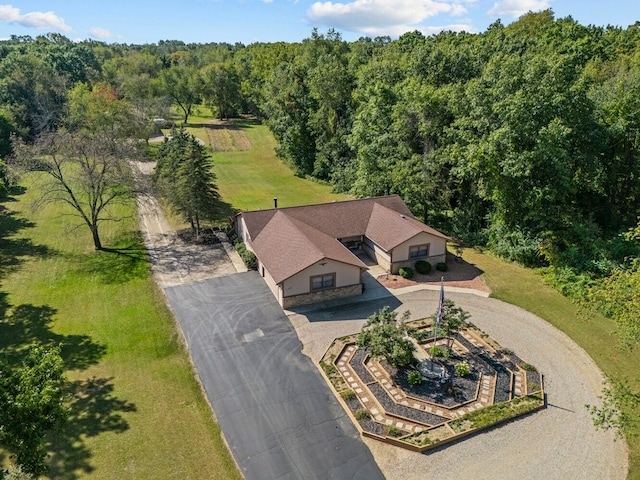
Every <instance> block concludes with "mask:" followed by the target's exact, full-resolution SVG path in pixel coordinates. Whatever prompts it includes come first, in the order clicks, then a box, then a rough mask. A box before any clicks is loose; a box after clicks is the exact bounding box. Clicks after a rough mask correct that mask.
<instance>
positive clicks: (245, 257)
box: [234, 240, 258, 270]
mask: <svg viewBox="0 0 640 480" xmlns="http://www.w3.org/2000/svg"><path fill="white" fill-rule="evenodd" d="M234 247H236V251H237V252H238V255H240V258H241V259H242V261H243V262H244V264H245V265H246V266H247V268H248V269H250V270H255V269H256V268H258V259H257V258H256V256H255V255H254V253H253V252H252V251H251V250H248V249H247V246H246V245H245V244H244V242H242V241H240V240H238V241H237V242H236V243H235V244H234Z"/></svg>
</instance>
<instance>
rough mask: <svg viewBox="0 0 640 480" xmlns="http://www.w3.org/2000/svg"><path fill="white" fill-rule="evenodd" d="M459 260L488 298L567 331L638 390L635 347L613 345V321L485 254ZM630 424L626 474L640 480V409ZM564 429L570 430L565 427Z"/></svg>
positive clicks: (639, 355) (468, 253)
mask: <svg viewBox="0 0 640 480" xmlns="http://www.w3.org/2000/svg"><path fill="white" fill-rule="evenodd" d="M463 258H464V259H465V260H466V261H468V262H469V263H472V264H474V265H475V266H476V267H478V268H479V269H481V270H482V271H483V272H484V274H483V277H484V279H485V280H486V282H487V284H488V285H489V287H490V288H491V290H492V294H491V296H492V297H494V298H498V299H500V300H503V301H505V302H508V303H512V304H514V305H518V306H519V307H522V308H524V309H525V310H528V311H529V312H532V313H534V314H536V315H538V316H539V317H541V318H543V319H545V320H547V321H548V322H550V323H551V324H552V325H554V326H555V327H557V328H558V329H560V330H562V331H563V332H564V333H566V334H567V335H569V336H570V337H571V338H572V339H573V340H574V341H575V342H576V343H577V344H578V345H580V346H581V347H582V348H584V349H585V350H586V351H587V352H588V353H589V355H590V356H591V358H592V359H593V360H594V361H595V362H596V364H597V365H598V367H600V369H601V370H602V371H603V372H604V373H605V374H606V375H608V376H609V377H610V378H612V379H617V380H621V381H623V380H625V379H628V380H629V384H630V385H632V386H633V387H634V390H635V391H640V376H639V374H638V371H639V370H638V369H639V367H640V346H639V347H636V349H635V350H633V351H632V352H626V351H621V350H620V349H619V348H618V344H617V338H616V334H615V329H616V326H615V322H614V321H612V320H611V319H608V318H605V317H603V316H602V315H598V314H597V313H593V312H588V313H587V312H584V311H581V310H580V307H579V306H578V305H576V304H575V303H573V302H572V301H570V300H569V299H567V298H566V297H564V296H562V295H561V294H560V293H558V292H557V291H556V290H554V289H553V288H551V287H550V286H548V285H546V284H545V283H544V281H543V279H542V277H541V276H540V275H538V274H536V273H535V272H534V271H532V270H530V269H526V268H524V267H521V266H520V265H516V264H513V263H507V262H504V261H502V260H500V259H499V258H496V257H495V256H493V255H491V254H488V253H481V252H479V251H478V250H474V249H466V250H465V251H464V254H463ZM630 413H631V415H632V418H635V423H634V425H633V427H632V428H631V430H630V432H629V433H630V435H628V437H627V443H628V445H629V476H628V478H629V479H630V480H631V479H633V480H638V479H640V409H636V411H633V412H630ZM567 428H571V426H570V425H567Z"/></svg>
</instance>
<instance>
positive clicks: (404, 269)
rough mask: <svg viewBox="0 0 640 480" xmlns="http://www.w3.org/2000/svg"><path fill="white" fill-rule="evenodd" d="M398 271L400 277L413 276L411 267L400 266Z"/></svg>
mask: <svg viewBox="0 0 640 480" xmlns="http://www.w3.org/2000/svg"><path fill="white" fill-rule="evenodd" d="M398 273H399V274H400V276H401V277H402V278H411V277H413V268H411V267H402V268H401V269H400V270H399V271H398Z"/></svg>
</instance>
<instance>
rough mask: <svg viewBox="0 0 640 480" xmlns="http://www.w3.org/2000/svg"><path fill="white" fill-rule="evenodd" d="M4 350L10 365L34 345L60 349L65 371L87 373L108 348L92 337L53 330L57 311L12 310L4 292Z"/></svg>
mask: <svg viewBox="0 0 640 480" xmlns="http://www.w3.org/2000/svg"><path fill="white" fill-rule="evenodd" d="M0 295H2V296H4V298H0V313H2V317H1V318H0V351H2V352H3V355H4V356H5V357H6V358H7V359H8V360H9V361H10V362H12V363H13V362H19V361H20V360H21V359H22V358H24V356H25V355H26V353H27V351H28V350H29V349H30V348H31V347H32V346H33V345H44V346H49V347H54V346H59V347H60V355H61V357H62V360H63V361H64V366H65V370H84V369H86V368H88V367H89V366H91V365H95V364H96V363H98V361H99V360H100V359H101V358H102V356H103V355H104V354H105V353H106V348H105V347H104V345H101V344H99V343H96V342H94V341H93V340H91V337H89V336H88V335H62V334H59V333H56V332H54V331H52V330H51V325H52V323H53V316H54V315H55V313H56V309H55V308H52V307H50V306H48V305H40V306H37V305H31V304H23V305H18V306H16V307H13V308H11V306H10V305H9V304H8V303H7V300H6V294H4V292H0Z"/></svg>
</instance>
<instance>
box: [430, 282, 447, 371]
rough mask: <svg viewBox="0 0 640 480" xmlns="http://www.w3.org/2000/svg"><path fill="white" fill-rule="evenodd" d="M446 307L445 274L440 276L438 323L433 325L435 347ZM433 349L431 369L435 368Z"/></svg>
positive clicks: (434, 346)
mask: <svg viewBox="0 0 640 480" xmlns="http://www.w3.org/2000/svg"><path fill="white" fill-rule="evenodd" d="M443 308H444V276H443V277H440V302H439V303H438V315H437V316H436V323H435V324H434V326H433V347H432V348H433V349H435V348H436V342H437V341H438V324H439V323H440V322H441V321H442V311H443ZM433 351H434V350H432V352H431V369H432V370H433Z"/></svg>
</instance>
